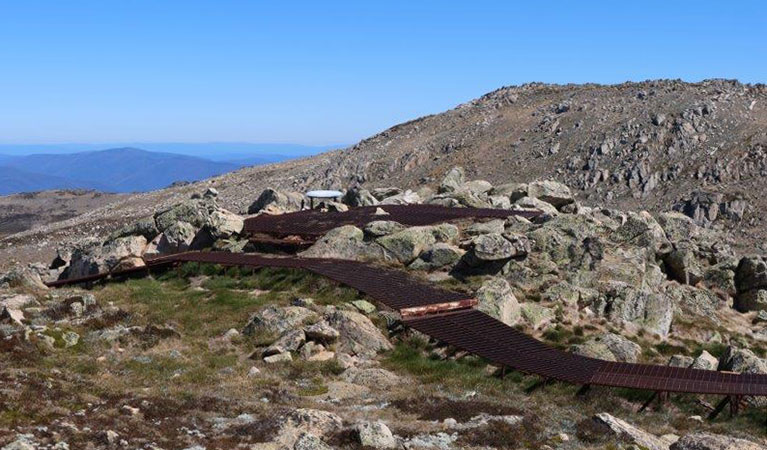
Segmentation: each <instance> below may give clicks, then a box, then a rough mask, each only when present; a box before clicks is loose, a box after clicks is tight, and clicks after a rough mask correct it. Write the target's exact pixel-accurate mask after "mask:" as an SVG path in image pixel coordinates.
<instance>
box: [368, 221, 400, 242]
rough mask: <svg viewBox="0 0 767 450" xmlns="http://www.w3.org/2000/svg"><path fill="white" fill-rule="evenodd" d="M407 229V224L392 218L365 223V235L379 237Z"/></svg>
mask: <svg viewBox="0 0 767 450" xmlns="http://www.w3.org/2000/svg"><path fill="white" fill-rule="evenodd" d="M404 229H405V226H404V225H402V224H401V223H399V222H394V221H392V220H374V221H372V222H368V224H367V225H365V228H364V231H365V236H369V237H371V238H379V237H382V236H388V235H390V234H394V233H397V232H398V231H402V230H404Z"/></svg>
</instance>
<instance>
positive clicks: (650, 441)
mask: <svg viewBox="0 0 767 450" xmlns="http://www.w3.org/2000/svg"><path fill="white" fill-rule="evenodd" d="M592 420H594V422H596V423H597V424H599V425H602V426H605V427H606V428H607V429H608V430H609V432H610V433H612V434H613V435H614V436H616V437H619V438H621V439H627V440H629V441H630V442H632V443H634V444H636V445H638V446H639V447H641V448H646V449H648V450H668V444H667V443H665V442H664V441H663V440H661V439H660V438H658V437H656V436H655V435H653V434H650V433H648V432H646V431H644V430H640V429H639V428H637V427H635V426H633V425H631V424H629V423H628V422H626V421H623V420H621V419H618V418H617V417H613V416H611V415H610V414H608V413H600V414H597V415H595V416H594V417H593V418H592Z"/></svg>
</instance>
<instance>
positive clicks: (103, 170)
mask: <svg viewBox="0 0 767 450" xmlns="http://www.w3.org/2000/svg"><path fill="white" fill-rule="evenodd" d="M178 145H179V146H183V145H190V146H195V144H178ZM179 149H180V148H179ZM308 149H309V148H306V149H305V150H306V151H309V150H308ZM192 150H193V149H192ZM198 150H201V149H198ZM241 150H242V151H241V152H231V153H227V154H226V155H224V154H219V157H221V156H225V157H227V156H228V157H229V158H230V159H229V160H228V161H227V160H218V161H213V160H210V159H206V158H201V157H197V156H189V155H183V154H179V153H170V152H155V151H147V150H142V149H138V148H131V147H126V148H114V149H109V150H100V151H86V152H78V153H43V154H32V155H27V156H21V155H0V195H7V194H12V193H17V192H34V191H42V190H49V189H94V190H99V191H104V192H143V191H151V190H155V189H161V188H164V187H167V186H169V185H170V184H172V183H174V182H177V181H198V180H202V179H205V178H209V177H213V176H216V175H220V174H222V173H226V172H230V171H233V170H237V169H239V168H241V167H245V166H251V165H257V164H266V163H271V162H277V161H281V160H285V159H289V158H291V157H296V156H303V155H301V151H300V149H295V148H286V149H285V150H286V153H288V154H276V153H275V154H260V155H254V154H253V153H252V152H246V151H244V150H246V149H241ZM208 151H211V150H210V149H209V150H208ZM198 153H201V151H198ZM291 153H292V154H291ZM315 153H316V151H315Z"/></svg>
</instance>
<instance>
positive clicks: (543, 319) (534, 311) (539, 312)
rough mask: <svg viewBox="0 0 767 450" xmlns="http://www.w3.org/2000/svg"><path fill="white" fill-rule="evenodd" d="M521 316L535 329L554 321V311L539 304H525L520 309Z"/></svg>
mask: <svg viewBox="0 0 767 450" xmlns="http://www.w3.org/2000/svg"><path fill="white" fill-rule="evenodd" d="M519 312H520V315H521V316H522V318H523V319H525V322H527V323H529V324H530V326H531V327H533V328H534V329H538V328H540V327H541V326H543V325H544V324H546V323H549V322H551V320H552V319H554V310H552V309H551V308H548V307H546V306H543V305H539V304H537V303H523V304H522V305H520V307H519Z"/></svg>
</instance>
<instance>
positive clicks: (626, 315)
mask: <svg viewBox="0 0 767 450" xmlns="http://www.w3.org/2000/svg"><path fill="white" fill-rule="evenodd" d="M596 312H597V313H598V314H600V315H604V316H606V317H607V318H608V319H610V320H611V321H613V322H616V323H618V324H621V323H624V322H625V323H633V324H635V325H637V326H640V327H642V328H644V329H645V330H647V331H650V332H652V333H656V334H658V335H660V336H666V335H668V332H669V330H670V329H671V322H672V321H673V317H674V304H673V302H672V301H671V299H670V298H669V297H668V296H666V295H663V294H660V293H657V292H654V291H651V290H649V289H636V288H634V287H632V286H630V285H628V284H626V283H623V282H610V283H606V284H605V285H604V286H603V295H602V297H600V299H599V301H598V303H597V305H596Z"/></svg>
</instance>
